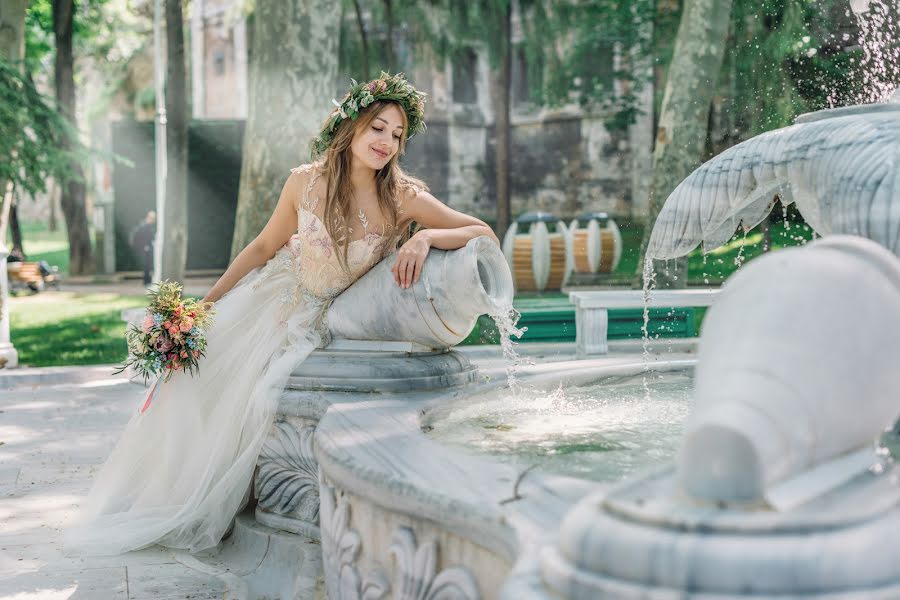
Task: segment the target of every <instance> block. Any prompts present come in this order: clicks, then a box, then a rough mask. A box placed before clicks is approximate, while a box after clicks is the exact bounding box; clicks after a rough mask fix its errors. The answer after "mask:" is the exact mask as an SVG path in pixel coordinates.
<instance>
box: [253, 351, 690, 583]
mask: <svg viewBox="0 0 900 600" xmlns="http://www.w3.org/2000/svg"><path fill="white" fill-rule="evenodd" d="M454 353H457V352H454ZM459 354H464V353H462V352H459ZM694 361H695V359H694V357H693V356H692V355H690V354H675V353H673V354H669V355H666V356H665V358H664V359H663V358H660V357H659V356H655V357H654V359H653V369H654V370H653V371H651V372H650V373H649V377H648V384H649V386H650V398H651V400H650V402H651V403H652V402H653V396H654V390H655V388H658V387H661V388H662V389H665V388H670V389H667V390H666V391H667V393H668V394H669V395H670V396H672V397H671V398H670V399H668V400H662V401H659V409H658V410H656V411H655V412H653V411H650V412H649V414H648V413H646V412H645V414H643V416H641V417H639V415H640V411H639V410H638V409H637V407H638V406H640V405H641V404H644V403H645V399H644V397H643V388H642V386H643V380H642V377H641V373H642V372H643V370H644V368H645V365H644V363H643V359H642V357H641V356H640V355H630V356H619V357H616V356H610V357H606V358H603V359H595V360H577V361H576V360H558V361H556V362H552V363H548V364H540V365H529V366H523V367H520V368H519V369H518V371H517V374H516V376H517V380H518V384H517V385H518V386H520V387H521V388H523V389H526V388H527V389H528V390H529V393H530V394H532V396H533V400H534V401H535V402H539V398H541V397H542V396H544V397H546V395H548V394H549V395H552V394H554V393H556V391H557V390H559V389H563V390H571V391H573V392H577V393H574V394H572V397H573V398H574V396H576V395H578V396H579V398H580V400H579V401H578V402H574V403H573V404H576V405H577V404H579V403H580V404H582V406H581V410H582V411H585V414H584V415H583V418H582V420H584V421H587V420H589V419H590V418H591V414H592V413H593V416H595V417H596V416H597V415H600V414H602V413H603V410H604V407H603V405H604V403H605V404H606V407H608V409H609V410H610V411H619V414H620V415H621V414H623V413H622V411H625V412H628V410H631V413H632V415H633V416H634V419H633V422H632V425H633V426H634V429H635V430H637V429H638V428H639V427H640V426H645V425H647V423H649V422H651V421H652V420H653V417H657V418H660V419H662V418H664V419H666V420H667V421H668V424H667V425H665V426H660V425H657V430H656V431H654V432H653V433H651V434H650V435H641V434H640V433H639V432H638V431H632V432H630V436H631V438H632V439H631V440H629V441H628V442H627V443H625V442H622V441H621V440H620V441H619V442H618V444H619V446H618V447H616V449H615V450H614V451H610V449H607V450H606V451H603V450H600V451H598V450H597V448H595V447H591V446H590V444H589V443H587V442H585V446H584V448H583V449H582V450H583V451H582V452H577V451H575V452H570V453H571V454H582V455H583V456H582V457H580V459H581V460H580V462H581V463H582V464H581V466H580V467H579V468H576V469H574V470H568V471H567V470H566V469H565V468H559V466H560V465H564V464H565V463H566V460H565V458H563V459H562V460H560V459H559V457H558V456H556V455H554V453H552V452H550V453H545V455H546V456H544V457H543V458H550V460H549V461H546V460H545V461H543V462H541V461H540V460H538V461H537V463H538V467H537V468H534V467H533V465H534V464H535V461H534V458H535V457H534V456H531V455H529V451H528V450H526V451H525V456H521V455H516V454H514V453H511V454H506V455H504V453H499V455H498V453H491V452H483V451H479V450H478V448H477V447H476V446H475V445H474V444H472V445H469V444H467V443H465V442H463V443H459V442H454V441H451V440H445V439H441V435H440V431H441V429H442V426H443V425H445V424H448V423H451V422H452V421H453V419H454V415H457V414H459V412H460V411H462V413H465V412H466V411H469V410H472V409H473V408H474V409H476V410H477V409H478V408H479V407H480V408H487V409H490V408H491V406H492V405H494V404H496V405H498V406H499V407H500V409H501V410H500V412H501V413H502V412H503V406H504V405H505V406H507V407H508V406H510V403H509V402H508V398H507V397H506V395H505V394H507V393H508V388H507V387H506V386H507V378H506V372H505V369H504V368H502V367H494V368H491V367H490V366H486V363H482V364H479V363H480V362H481V361H479V360H478V359H477V358H475V359H473V361H472V362H473V364H475V365H477V366H478V367H479V369H478V373H479V378H478V380H477V381H475V382H473V383H470V384H469V385H467V386H459V387H458V388H456V389H453V388H450V389H442V390H435V391H432V392H421V391H419V392H411V393H390V394H371V393H369V394H364V395H363V394H360V395H354V394H348V393H343V394H341V395H340V397H338V395H337V394H335V393H327V392H326V393H323V394H321V395H319V397H318V400H317V401H316V402H318V401H321V404H320V405H319V406H318V408H316V409H315V412H317V413H318V414H319V415H321V418H320V420H319V421H318V424H317V425H316V427H315V434H314V444H313V451H314V455H315V460H316V464H317V468H318V476H319V492H320V502H321V509H320V512H319V520H320V525H319V527H320V535H321V538H322V553H323V562H324V572H325V580H326V584H327V587H328V589H329V594H328V597H329V598H332V599H334V598H356V597H360V598H363V597H367V596H366V595H365V591H366V590H369V592H370V593H371V594H372V595H371V596H370V597H385V598H406V597H407V596H405V595H402V594H401V593H400V592H397V591H395V592H394V594H400V595H390V594H388V595H384V596H378V595H377V593H375V592H373V591H372V590H377V589H383V590H391V589H392V590H397V589H398V587H402V586H403V585H404V582H406V583H407V584H408V582H409V581H417V582H419V584H417V585H420V587H421V589H423V590H428V589H432V590H434V591H435V592H436V591H437V590H438V589H444V588H446V587H447V586H450V587H451V588H453V590H454V591H453V594H452V595H450V596H447V597H452V598H460V599H472V600H474V599H476V598H482V599H489V598H501V597H503V598H540V597H544V596H545V594H546V592H545V591H544V588H543V586H542V585H541V584H540V582H539V581H538V580H537V579H539V576H538V575H537V570H536V568H535V567H536V564H537V560H538V554H539V551H540V549H541V548H542V547H545V546H547V545H549V544H552V543H553V542H554V541H555V536H556V533H557V532H558V530H559V526H560V523H561V521H562V519H563V517H564V515H565V514H566V513H567V512H568V511H569V510H570V509H571V508H572V506H573V505H574V504H575V503H576V502H577V501H578V500H579V499H581V498H582V497H584V496H585V495H587V494H588V493H591V492H598V491H601V490H602V489H604V487H605V483H604V482H613V481H618V480H619V479H621V477H622V476H624V475H626V474H628V473H631V472H632V471H634V470H636V469H638V470H639V469H642V468H643V467H644V466H646V465H648V464H656V463H659V462H665V461H667V460H669V459H670V458H671V456H672V453H673V452H674V449H675V445H676V443H677V440H678V439H679V437H680V422H681V420H683V417H684V416H685V415H686V414H687V411H688V404H689V402H688V401H687V396H688V395H689V392H688V391H687V389H688V388H689V384H690V374H691V372H692V369H693V366H694ZM660 374H662V376H663V377H665V379H663V380H659V379H658V377H660ZM626 382H627V383H626ZM560 386H562V388H560ZM604 386H606V387H609V388H617V387H618V388H620V389H626V391H627V393H626V394H625V395H620V396H618V397H615V398H612V399H607V400H605V401H604V400H601V401H600V402H599V404H597V403H595V405H592V404H591V403H590V402H588V401H587V399H586V394H590V393H593V392H596V391H597V390H603V389H604ZM635 386H637V387H638V388H641V391H640V392H638V391H637V390H636V388H635ZM585 390H587V392H585ZM673 390H674V392H673ZM290 398H291V396H290V395H288V396H286V397H285V398H283V400H282V413H283V414H284V415H285V417H284V418H285V419H287V420H290V419H291V417H290V416H289V415H290V413H291V412H293V413H294V414H295V415H298V416H299V415H300V414H301V413H304V412H305V413H306V414H309V410H310V408H312V405H311V404H310V400H311V395H310V393H309V392H308V391H306V392H302V393H300V392H299V391H298V392H297V395H296V399H297V401H298V404H297V405H296V409H294V410H293V411H292V409H290V408H288V407H289V405H290ZM301 398H302V401H301ZM504 403H505V404H504ZM313 404H315V402H314V403H313ZM576 413H577V411H575V412H570V414H569V415H568V418H569V420H570V421H574V420H577V419H578V417H577V414H576ZM565 418H566V417H564V418H563V421H565ZM641 420H643V422H642V423H638V421H641ZM602 427H603V426H602V425H601V429H602ZM501 429H502V428H501ZM622 429H623V431H620V432H619V433H620V434H622V433H624V428H622ZM664 430H669V431H668V432H667V433H666V435H665V436H664V437H665V439H664V440H663V441H660V440H659V439H658V438H659V435H658V434H660V433H661V432H662V431H664ZM488 431H490V430H488ZM491 433H492V434H502V433H504V432H502V431H500V430H496V429H495V430H493V431H491ZM507 433H509V432H507ZM607 433H608V434H609V432H607ZM559 434H565V425H564V424H563V428H562V429H561V430H560V431H559ZM592 436H593V437H594V438H595V439H597V440H599V442H598V443H599V444H600V445H601V446H602V444H603V434H602V431H594V432H593V433H592V432H590V431H589V430H586V431H584V432H583V435H582V437H581V438H580V439H585V440H588V439H591V437H592ZM550 437H553V436H552V434H551V436H550ZM641 440H643V443H640V442H641ZM514 446H515V444H511V445H510V447H514ZM647 448H651V452H649V453H646V454H647V456H644V454H645V453H644V451H645V450H647ZM570 450H571V448H570ZM576 450H577V448H576ZM557 454H558V453H557ZM611 457H615V459H614V460H612V462H614V463H616V464H615V465H614V466H613V467H611V468H606V469H604V468H599V469H593V470H592V469H591V468H590V467H586V465H590V464H591V463H601V464H602V463H603V462H604V460H607V461H608V460H609V459H610V458H611ZM622 457H625V458H622ZM579 469H581V470H580V471H579ZM573 474H578V475H581V476H578V477H576V476H573ZM585 474H587V475H588V476H589V477H593V478H594V480H591V479H588V478H585V477H584V475H585ZM258 513H259V511H257V520H259V518H258V516H259V515H258ZM342 548H343V550H341V549H342ZM425 557H431V558H430V559H427V560H426V558H425ZM429 561H430V562H429ZM417 565H418V566H417ZM421 565H431V567H430V570H428V569H426V570H425V571H421V569H422V568H424V567H422V566H421ZM417 568H418V569H419V570H418V571H417V570H416V569H417ZM348 573H349V574H351V575H350V576H349V580H350V581H355V582H356V583H351V584H347V585H349V586H350V587H349V591H347V590H343V589H342V588H341V586H342V585H344V584H342V583H341V577H344V580H343V581H345V582H346V581H347V580H348V579H347V577H348V575H347V574H348ZM357 591H358V592H359V595H357V593H356V592H357ZM411 597H412V596H411ZM415 597H418V596H415ZM424 597H431V596H424ZM435 597H438V596H435ZM440 597H443V596H440Z"/></svg>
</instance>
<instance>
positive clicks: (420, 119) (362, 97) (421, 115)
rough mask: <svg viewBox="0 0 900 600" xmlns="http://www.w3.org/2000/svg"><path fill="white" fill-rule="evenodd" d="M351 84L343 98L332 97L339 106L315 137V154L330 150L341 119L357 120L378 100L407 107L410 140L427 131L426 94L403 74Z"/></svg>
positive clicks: (352, 80) (382, 76)
mask: <svg viewBox="0 0 900 600" xmlns="http://www.w3.org/2000/svg"><path fill="white" fill-rule="evenodd" d="M350 83H351V87H350V91H349V92H347V94H346V95H345V96H344V98H343V100H341V101H340V102H338V101H337V100H332V102H333V103H334V105H335V106H336V107H337V108H335V109H334V111H332V113H331V115H330V116H329V117H328V120H327V121H326V122H325V127H323V128H322V131H321V132H320V133H319V135H317V136H316V137H315V138H313V141H312V154H313V156H320V155H322V154H323V153H324V152H325V151H326V150H327V149H328V146H330V145H331V142H332V140H334V132H335V131H336V130H337V127H338V125H340V123H341V121H343V120H345V119H348V118H349V119H350V120H352V121H355V120H356V118H357V117H359V111H360V110H362V109H364V108H365V107H367V106H369V105H370V104H372V103H373V102H375V101H376V100H390V101H393V102H396V103H398V104H399V105H400V106H402V107H403V110H404V111H405V112H406V118H407V121H408V122H409V126H408V128H407V136H406V137H407V139H408V138H411V137H412V136H414V135H416V134H417V133H419V132H421V131H425V94H424V93H422V92H420V91H419V90H417V89H416V88H414V87H413V86H412V84H411V83H409V82H408V81H407V80H406V78H405V77H404V76H403V73H397V74H395V75H389V74H387V73H385V72H384V71H382V72H381V76H380V77H379V78H378V79H373V80H372V81H370V82H368V83H357V82H356V80H355V79H351V80H350Z"/></svg>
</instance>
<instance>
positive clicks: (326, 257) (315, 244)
mask: <svg viewBox="0 0 900 600" xmlns="http://www.w3.org/2000/svg"><path fill="white" fill-rule="evenodd" d="M320 167H321V165H319V164H318V163H313V164H308V165H303V166H300V167H296V168H294V169H292V170H291V171H292V172H293V173H298V174H301V175H304V176H305V177H304V179H305V184H304V185H303V189H302V190H301V197H300V199H299V204H298V207H297V233H296V234H294V235H293V236H292V237H291V239H290V240H289V241H288V242H287V244H285V245H284V247H283V248H282V249H281V250H279V251H278V252H277V253H276V254H275V256H274V257H273V258H272V259H271V260H270V261H269V262H268V263H267V264H266V266H265V267H263V269H262V271H261V277H260V280H259V281H258V283H257V284H256V285H257V286H258V285H260V284H261V282H262V281H263V280H264V279H266V278H268V276H270V275H272V274H275V273H283V272H289V273H290V274H291V275H292V276H294V277H295V279H294V285H290V286H289V289H286V290H284V292H283V294H284V295H283V301H284V304H285V305H287V306H294V305H296V304H297V302H299V301H300V300H301V299H304V300H306V301H308V302H312V303H315V304H322V305H327V304H329V303H330V301H331V300H332V299H333V298H334V297H335V296H337V295H338V294H340V293H341V292H343V291H344V290H345V289H347V287H349V286H350V284H352V283H353V282H354V281H356V280H357V279H359V278H360V277H361V276H362V275H364V274H365V273H366V272H367V271H368V270H369V269H371V268H372V267H373V266H375V265H376V264H377V263H378V262H379V261H380V260H381V259H382V258H384V257H385V256H387V255H388V254H389V253H390V252H391V250H392V249H393V248H394V247H395V246H396V243H397V240H398V239H399V234H398V233H397V232H396V231H386V230H385V227H383V226H382V227H381V228H376V227H370V224H369V219H368V217H367V215H366V214H365V213H364V212H363V211H360V212H359V214H358V215H357V217H358V221H359V225H358V226H357V227H359V229H356V228H352V227H351V228H350V231H349V233H350V235H351V242H350V245H349V246H348V248H347V266H348V267H349V271H348V270H347V269H344V267H343V266H342V265H341V263H340V259H339V258H338V252H340V251H341V249H340V247H339V245H338V244H337V243H335V242H334V240H332V239H331V236H329V235H328V230H327V229H326V228H325V223H323V222H322V219H321V218H320V217H319V216H318V215H317V214H316V208H317V206H318V203H319V194H318V193H315V192H314V189H315V187H316V182H317V181H318V180H319V177H320V175H321V173H322V171H321V168H320ZM397 203H398V204H397V208H398V213H400V214H402V212H403V211H402V205H401V202H400V199H399V198H398V199H397ZM360 233H361V234H362V235H361V237H359V236H358V234H360ZM354 236H356V237H355V239H354Z"/></svg>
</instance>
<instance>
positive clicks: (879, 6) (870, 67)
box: [850, 0, 900, 103]
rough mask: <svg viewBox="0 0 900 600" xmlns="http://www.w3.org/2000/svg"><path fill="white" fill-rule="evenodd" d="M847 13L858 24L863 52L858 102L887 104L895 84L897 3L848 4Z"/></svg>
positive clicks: (899, 29)
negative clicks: (861, 79) (850, 14)
mask: <svg viewBox="0 0 900 600" xmlns="http://www.w3.org/2000/svg"><path fill="white" fill-rule="evenodd" d="M850 9H851V10H852V11H853V14H854V16H855V17H856V21H857V22H858V23H859V45H860V47H861V48H862V51H863V58H862V61H861V63H860V66H861V68H862V77H863V89H862V92H861V94H860V97H859V98H858V101H859V102H860V103H866V102H887V101H888V100H889V99H890V97H891V94H892V93H893V92H894V90H895V88H896V87H897V84H898V81H897V65H898V63H900V45H898V44H897V42H896V40H897V39H898V38H900V26H898V19H897V15H898V12H900V0H850Z"/></svg>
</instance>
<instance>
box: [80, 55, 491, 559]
mask: <svg viewBox="0 0 900 600" xmlns="http://www.w3.org/2000/svg"><path fill="white" fill-rule="evenodd" d="M423 116H424V95H423V94H421V93H420V92H418V91H416V90H415V88H413V87H412V86H411V85H410V84H409V83H408V82H407V81H406V80H405V79H404V78H403V76H402V75H395V76H390V75H387V74H385V73H382V76H381V77H380V78H379V79H376V80H373V81H371V82H368V83H366V84H361V85H356V86H354V87H353V88H352V89H351V90H350V91H349V92H348V93H347V95H346V96H345V97H344V99H343V101H342V102H341V105H340V107H339V108H337V109H335V111H334V112H333V113H332V114H331V115H329V117H328V119H327V120H326V122H325V126H324V127H323V130H322V132H321V133H320V135H319V136H318V137H317V138H316V139H315V140H313V155H314V157H315V158H316V159H317V160H316V162H314V163H312V164H309V165H304V166H302V167H298V168H296V169H293V170H292V173H291V175H290V176H289V177H288V179H287V182H286V183H285V185H284V189H283V190H282V193H281V197H280V199H279V201H278V205H277V206H276V207H275V211H274V213H273V214H272V217H271V218H270V219H269V222H268V223H267V224H266V226H265V228H264V229H263V231H262V232H261V233H260V234H259V236H257V237H256V239H254V240H253V241H252V242H251V243H250V244H248V246H247V247H246V248H244V250H243V251H241V253H240V254H239V255H238V256H237V257H236V258H235V259H234V261H233V262H232V263H231V265H230V266H229V267H228V269H227V270H226V271H225V273H224V274H223V275H222V277H221V278H220V279H219V280H218V281H217V282H216V283H215V285H213V287H212V289H210V291H209V293H207V294H206V296H205V297H204V300H205V301H208V302H212V303H214V308H215V315H214V321H213V325H212V326H211V327H210V328H209V331H208V338H207V339H208V344H207V352H206V356H205V358H204V359H203V361H202V362H201V363H200V369H199V372H198V373H196V374H195V375H193V376H192V375H190V374H187V373H184V372H178V373H176V374H175V375H174V376H172V378H171V379H170V380H169V381H168V382H166V383H160V384H159V385H158V386H157V389H156V391H155V394H154V397H153V400H152V403H151V404H150V405H149V407H148V408H147V410H146V411H145V412H143V413H139V414H135V416H134V417H133V418H132V419H131V420H130V421H129V423H128V425H127V426H126V428H125V431H124V433H123V434H122V437H121V439H120V440H119V442H118V444H117V445H116V447H115V448H114V450H113V452H112V454H111V455H110V457H109V459H108V460H107V462H106V463H105V464H104V465H103V467H102V469H101V470H100V472H99V473H98V474H97V476H96V478H95V480H94V484H93V487H92V489H91V492H90V494H89V495H88V496H87V497H86V498H85V499H84V500H83V501H82V503H81V512H80V514H79V516H78V519H77V520H76V522H75V524H74V525H73V526H72V527H70V528H69V529H67V530H66V532H65V534H64V546H65V548H66V551H67V552H69V553H78V554H119V553H122V552H127V551H130V550H136V549H139V548H143V547H146V546H149V545H152V544H161V545H164V546H168V547H171V548H179V549H185V550H188V551H191V552H196V551H200V550H203V549H206V548H210V547H213V546H215V545H216V544H217V543H218V542H219V540H220V539H221V538H222V536H223V535H224V533H225V532H226V530H227V529H228V527H229V525H230V523H231V521H232V519H233V518H234V516H235V514H236V512H237V511H238V510H239V508H240V506H241V504H242V501H243V500H244V499H245V498H246V494H247V493H248V491H249V486H250V483H251V479H252V475H253V470H254V467H255V464H256V459H257V456H258V454H259V452H260V449H261V447H262V444H263V442H264V440H265V437H266V434H267V432H268V430H269V428H270V426H271V424H272V422H273V420H274V417H275V412H276V409H277V406H278V399H279V396H280V394H281V392H282V390H283V388H284V385H285V383H286V382H287V378H288V376H289V375H290V373H291V372H292V371H293V370H294V369H295V368H296V367H297V366H298V365H299V364H300V363H302V362H303V361H304V360H305V359H306V357H307V356H309V354H310V352H312V350H313V349H315V348H316V347H321V346H322V345H323V344H324V343H326V341H327V340H326V339H325V337H326V328H325V319H326V318H327V308H328V306H329V304H330V302H331V300H332V299H333V298H334V297H335V296H337V295H338V294H339V293H340V292H342V291H343V290H344V289H346V288H347V287H348V286H349V285H350V284H351V283H353V282H354V281H355V280H356V279H358V278H359V277H360V276H361V275H363V274H364V273H365V272H367V271H368V270H369V269H370V268H372V267H373V266H374V265H375V264H376V263H377V262H379V261H380V260H381V259H382V258H384V257H386V256H387V255H388V254H390V253H391V252H392V251H393V250H394V249H396V247H397V244H398V243H399V242H401V241H402V240H401V237H408V239H405V241H403V244H402V246H401V247H400V250H399V252H397V258H396V260H395V262H394V264H393V276H394V280H395V282H396V283H397V285H399V286H401V287H403V288H408V287H410V286H411V285H412V284H413V283H415V282H416V281H417V280H418V278H419V274H420V271H421V268H422V264H423V262H424V260H425V257H426V256H427V254H428V251H429V248H432V247H434V248H441V249H446V250H451V249H456V248H461V247H462V246H464V245H465V244H466V242H468V241H469V240H470V239H472V238H474V237H477V236H480V235H487V236H490V237H491V238H492V239H494V240H495V241H496V240H497V238H496V236H495V235H494V234H493V232H492V231H491V229H490V228H489V227H488V226H487V225H485V224H484V223H483V222H482V221H480V220H478V219H476V218H474V217H471V216H468V215H464V214H462V213H459V212H457V211H454V210H452V209H450V208H449V207H447V206H445V205H444V204H442V203H441V202H440V201H438V200H437V199H435V198H434V197H433V196H432V195H431V194H429V193H428V192H427V191H426V188H425V186H424V185H423V184H422V183H421V182H420V181H418V180H416V179H413V178H412V177H409V176H408V175H406V174H404V173H403V171H402V170H401V169H400V167H399V165H398V163H397V159H398V157H399V156H400V155H401V154H402V153H403V149H404V145H405V143H406V139H407V137H408V136H411V135H414V134H415V133H417V132H419V131H421V130H422V129H424V121H423ZM412 222H415V223H417V224H419V225H420V226H422V227H424V229H420V230H419V231H417V232H416V233H415V234H414V235H412V236H401V232H405V231H408V230H409V225H410V224H411V223H412ZM498 243H499V242H498Z"/></svg>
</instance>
